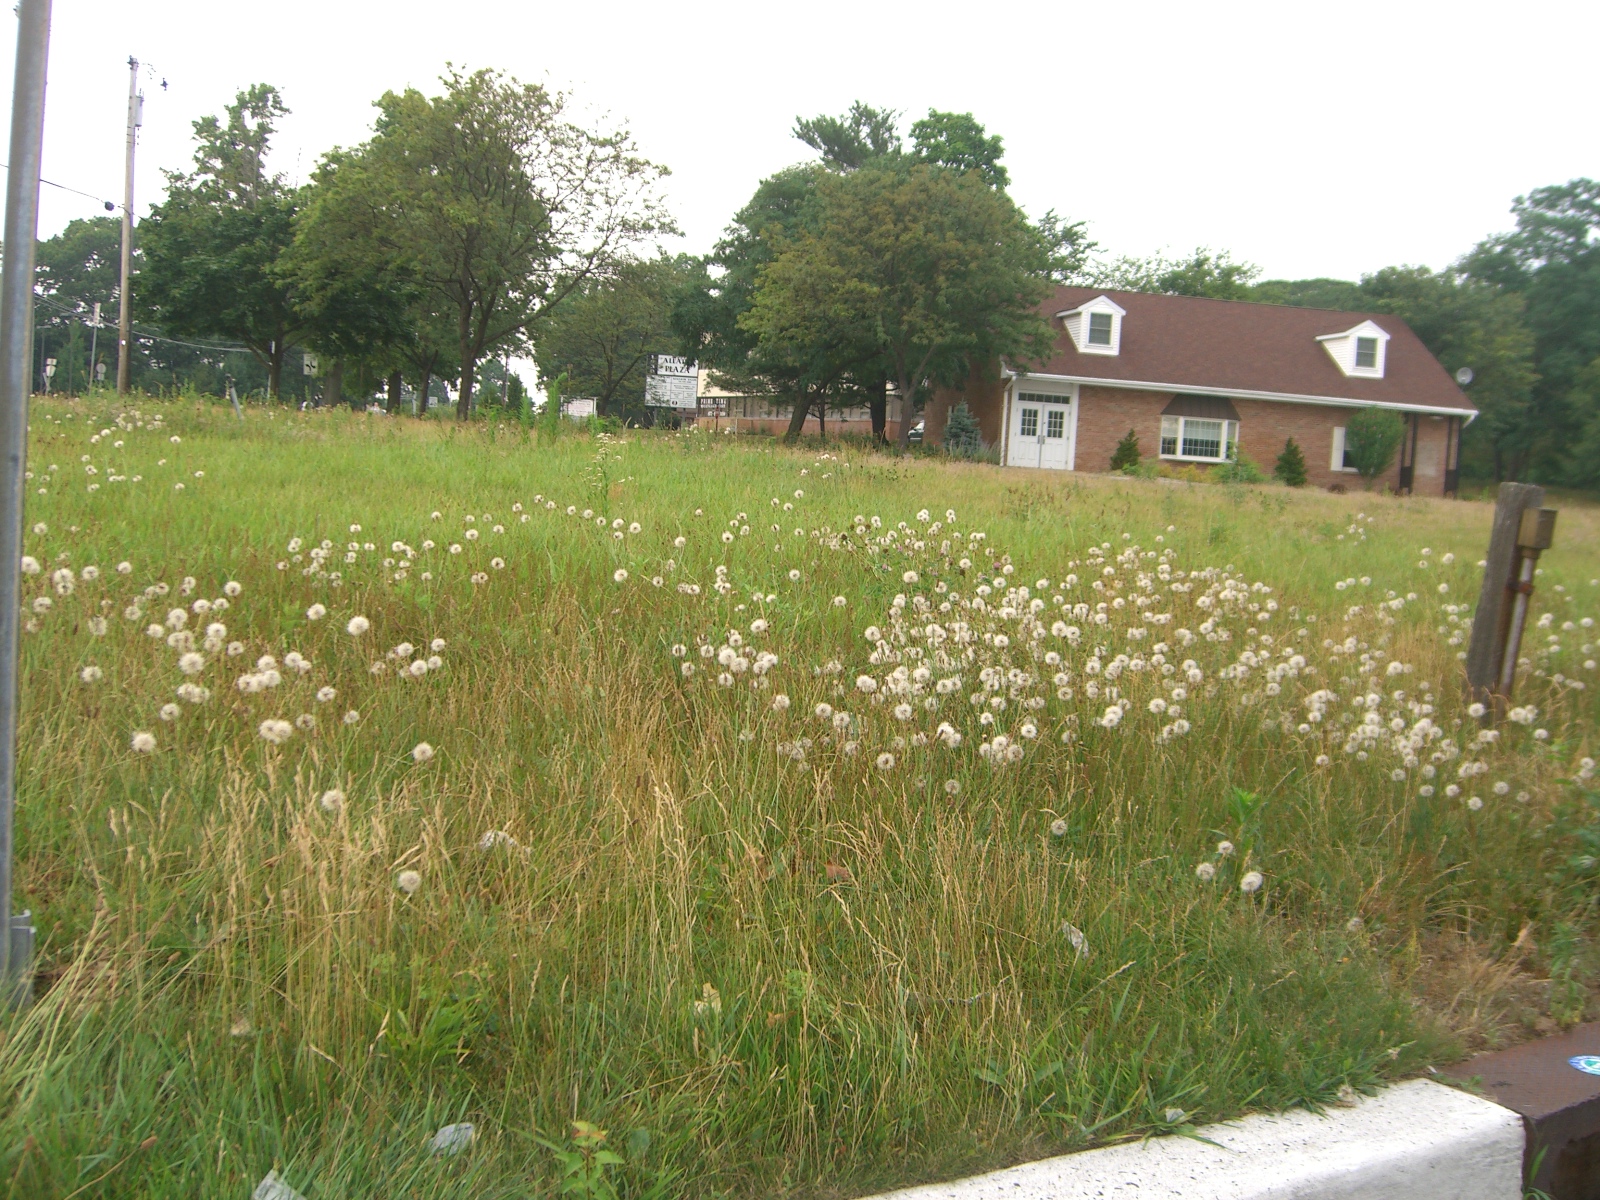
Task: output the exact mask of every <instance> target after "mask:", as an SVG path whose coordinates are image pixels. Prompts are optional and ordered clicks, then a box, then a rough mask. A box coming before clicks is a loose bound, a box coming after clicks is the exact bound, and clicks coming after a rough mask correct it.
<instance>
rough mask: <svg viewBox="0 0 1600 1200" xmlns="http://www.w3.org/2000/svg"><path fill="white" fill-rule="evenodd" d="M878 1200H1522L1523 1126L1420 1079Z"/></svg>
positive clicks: (1507, 1114) (1501, 1111) (1496, 1108)
mask: <svg viewBox="0 0 1600 1200" xmlns="http://www.w3.org/2000/svg"><path fill="white" fill-rule="evenodd" d="M1195 1132H1196V1133H1197V1134H1199V1135H1200V1137H1203V1138H1206V1139H1208V1140H1209V1141H1211V1142H1215V1143H1217V1145H1208V1144H1207V1143H1206V1142H1202V1141H1199V1140H1197V1139H1196V1138H1192V1137H1161V1138H1152V1139H1150V1140H1148V1141H1145V1142H1135V1143H1127V1144H1124V1145H1120V1146H1107V1147H1104V1148H1103V1149H1099V1150H1086V1151H1084V1152H1082V1153H1080V1154H1067V1155H1063V1156H1061V1157H1059V1158H1049V1159H1044V1160H1042V1161H1040V1162H1034V1163H1024V1164H1023V1165H1021V1166H1016V1167H1009V1168H1007V1169H1006V1170H1003V1171H995V1172H992V1173H990V1174H988V1175H976V1176H973V1177H972V1178H970V1179H957V1180H952V1181H951V1182H948V1183H936V1184H929V1185H926V1186H923V1187H915V1188H909V1189H906V1190H904V1191H898V1192H891V1193H886V1194H885V1195H883V1196H881V1197H878V1198H877V1200H1001V1198H1002V1197H1003V1198H1004V1200H1110V1198H1113V1197H1115V1198H1132V1197H1138V1198H1139V1200H1178V1198H1179V1197H1182V1198H1183V1200H1367V1198H1376V1197H1382V1198H1384V1200H1408V1198H1413V1197H1414V1198H1415V1200H1520V1198H1521V1196H1522V1152H1523V1141H1524V1133H1523V1125H1522V1118H1521V1117H1520V1116H1518V1115H1517V1114H1516V1113H1515V1112H1512V1111H1511V1110H1510V1109H1506V1108H1502V1107H1501V1106H1500V1105H1498V1104H1494V1103H1492V1102H1490V1101H1488V1100H1483V1099H1480V1098H1478V1097H1477V1096H1473V1095H1470V1094H1468V1093H1466V1092H1462V1091H1457V1090H1456V1089H1454V1088H1450V1087H1446V1086H1444V1085H1443V1084H1439V1083H1434V1082H1432V1081H1430V1080H1426V1079H1415V1080H1411V1081H1410V1082H1407V1083H1402V1084H1398V1085H1396V1086H1395V1087H1391V1088H1387V1089H1385V1090H1384V1091H1383V1092H1381V1093H1379V1094H1378V1095H1377V1096H1375V1097H1371V1098H1365V1099H1362V1100H1360V1101H1358V1102H1357V1103H1356V1104H1354V1105H1352V1106H1351V1107H1349V1108H1340V1109H1331V1110H1329V1112H1328V1114H1327V1115H1326V1116H1317V1115H1315V1114H1313V1113H1308V1112H1291V1113H1285V1114H1283V1115H1281V1116H1252V1117H1245V1118H1243V1119H1241V1120H1238V1121H1230V1122H1228V1123H1226V1124H1220V1125H1207V1126H1203V1127H1201V1128H1199V1129H1197V1130H1195Z"/></svg>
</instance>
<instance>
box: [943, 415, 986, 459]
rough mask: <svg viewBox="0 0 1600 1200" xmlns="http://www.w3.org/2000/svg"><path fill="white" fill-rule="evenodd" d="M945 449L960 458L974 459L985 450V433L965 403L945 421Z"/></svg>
mask: <svg viewBox="0 0 1600 1200" xmlns="http://www.w3.org/2000/svg"><path fill="white" fill-rule="evenodd" d="M944 448H945V451H946V452H947V453H949V454H953V455H956V456H957V457H960V458H972V457H973V456H974V455H976V454H978V453H980V452H981V451H982V450H983V431H982V430H981V429H980V428H979V427H978V418H976V417H974V416H973V415H972V410H971V409H970V408H968V407H967V405H966V402H965V401H963V402H962V403H960V404H958V405H956V406H955V407H954V408H952V409H951V410H950V415H949V416H948V417H947V418H946V419H945V423H944Z"/></svg>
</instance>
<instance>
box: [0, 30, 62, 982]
mask: <svg viewBox="0 0 1600 1200" xmlns="http://www.w3.org/2000/svg"><path fill="white" fill-rule="evenodd" d="M49 49H50V0H20V3H19V4H18V5H17V70H16V80H15V83H14V85H13V92H12V99H11V160H10V161H11V170H10V172H9V173H8V175H7V176H6V215H5V232H4V245H5V246H6V247H7V253H6V255H5V260H4V263H3V265H0V451H3V453H4V455H5V472H4V483H3V484H0V921H3V922H4V926H3V928H0V1007H11V1006H12V1005H14V1004H18V1003H24V1002H26V1000H27V998H28V995H29V992H30V991H31V986H30V984H29V982H28V965H29V960H30V959H31V958H32V957H33V928H32V926H31V925H30V924H29V920H28V916H29V914H27V913H22V914H21V915H20V916H12V915H11V828H12V818H13V816H14V814H15V812H16V803H17V622H18V618H19V615H20V613H21V610H22V596H21V591H22V588H21V583H22V495H23V492H22V472H23V469H24V468H25V467H26V465H27V456H28V391H29V385H30V383H31V379H30V376H31V375H32V370H31V366H32V361H33V347H32V345H31V342H32V335H33V265H34V251H35V247H36V245H37V243H38V237H39V160H40V157H41V156H42V154H43V150H44V83H45V62H46V59H47V58H48V56H49Z"/></svg>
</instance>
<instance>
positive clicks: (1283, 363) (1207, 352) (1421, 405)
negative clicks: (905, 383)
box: [925, 287, 1477, 496]
mask: <svg viewBox="0 0 1600 1200" xmlns="http://www.w3.org/2000/svg"><path fill="white" fill-rule="evenodd" d="M1046 311H1047V312H1048V313H1049V314H1050V319H1051V324H1052V325H1053V326H1054V327H1055V329H1056V330H1058V331H1059V332H1058V336H1057V338H1056V344H1055V349H1054V352H1053V353H1052V354H1051V356H1050V357H1049V358H1048V359H1047V360H1045V361H1044V362H1042V363H1037V364H1033V365H1030V366H1028V367H1027V368H1023V367H1020V366H1013V365H1010V364H995V365H992V366H991V367H989V368H988V369H986V370H974V372H973V373H972V377H971V378H969V379H968V380H967V381H966V383H965V384H964V385H962V386H960V387H957V388H940V389H938V390H937V391H936V392H935V393H934V396H933V398H932V401H931V402H930V403H929V405H928V408H927V413H926V417H925V419H926V433H925V440H927V441H928V442H930V443H933V444H937V443H938V442H940V441H941V440H942V437H943V433H944V426H945V421H946V419H947V417H948V415H949V412H950V409H951V408H952V407H954V406H955V405H956V404H958V403H960V402H961V401H963V400H964V401H965V402H966V404H967V406H968V408H969V409H970V410H971V411H972V413H973V415H974V416H975V417H977V418H978V423H979V425H980V427H981V428H982V431H983V438H984V441H985V442H987V443H989V444H990V445H991V446H995V445H998V447H999V448H1000V455H1001V461H1002V462H1003V463H1005V464H1006V465H1007V466H1016V467H1043V468H1054V469H1056V470H1067V471H1106V470H1109V469H1110V466H1111V454H1112V451H1113V450H1114V449H1115V448H1116V445H1117V443H1118V441H1120V440H1121V439H1122V437H1123V436H1124V435H1125V434H1126V433H1127V432H1128V430H1129V429H1132V430H1133V431H1134V433H1135V434H1137V435H1138V438H1139V451H1140V453H1141V454H1142V455H1143V456H1144V457H1145V459H1146V460H1150V459H1159V461H1161V462H1166V463H1171V464H1172V465H1173V466H1181V465H1183V464H1187V463H1193V464H1197V465H1201V466H1204V465H1206V464H1214V463H1219V462H1224V461H1226V460H1227V459H1228V458H1229V457H1230V456H1231V455H1232V454H1234V453H1235V452H1238V453H1242V454H1244V455H1245V456H1246V457H1248V458H1250V459H1252V460H1254V461H1255V462H1256V463H1257V464H1258V465H1260V466H1261V467H1262V469H1263V470H1266V471H1271V469H1272V464H1273V463H1274V462H1275V461H1276V460H1277V457H1278V455H1279V454H1280V453H1281V452H1282V450H1283V446H1284V442H1285V440H1286V439H1288V438H1291V437H1292V438H1294V440H1295V441H1296V442H1297V443H1299V445H1300V449H1301V451H1302V452H1303V453H1304V455H1305V460H1306V468H1307V474H1308V475H1309V477H1310V482H1311V484H1312V485H1314V486H1319V487H1327V486H1329V485H1331V484H1336V483H1343V482H1348V481H1350V480H1352V479H1356V478H1357V477H1356V475H1355V471H1354V468H1352V467H1350V466H1349V465H1348V464H1347V462H1346V457H1345V449H1344V429H1345V424H1346V422H1347V421H1348V419H1349V417H1350V415H1351V414H1352V413H1353V412H1355V411H1356V410H1357V409H1360V408H1365V407H1368V406H1373V405H1376V406H1378V407H1380V408H1387V409H1391V410H1393V411H1395V412H1398V413H1399V414H1400V415H1401V416H1402V417H1403V418H1404V420H1405V426H1406V428H1405V439H1404V441H1403V442H1402V444H1401V448H1400V452H1399V454H1398V455H1397V456H1396V459H1395V462H1394V463H1393V464H1392V465H1391V466H1390V468H1389V470H1388V471H1387V472H1386V473H1385V474H1384V475H1383V476H1382V477H1381V479H1380V481H1379V482H1380V483H1383V484H1387V485H1388V486H1389V487H1390V488H1392V489H1393V490H1395V491H1397V492H1413V491H1414V492H1415V493H1416V494H1418V495H1429V496H1440V495H1446V496H1448V495H1453V494H1454V493H1455V491H1456V485H1457V458H1458V454H1459V450H1460V444H1461V429H1462V427H1463V426H1464V425H1465V424H1466V423H1468V422H1470V421H1471V420H1472V419H1473V418H1474V417H1475V416H1476V415H1477V409H1476V408H1475V407H1473V404H1472V402H1471V401H1470V400H1468V399H1467V397H1466V396H1465V395H1464V394H1463V393H1462V391H1461V389H1460V388H1458V387H1457V386H1456V384H1455V381H1454V380H1453V379H1452V378H1451V377H1450V375H1449V374H1448V373H1447V372H1446V371H1445V370H1444V368H1443V367H1441V366H1440V365H1439V362H1438V360H1437V359H1435V358H1434V357H1433V355H1432V354H1430V353H1429V352H1428V350H1427V348H1426V347H1424V346H1423V344H1422V342H1421V341H1420V340H1418V338H1417V335H1416V334H1414V333H1412V332H1411V329H1410V328H1409V327H1408V326H1407V325H1406V323H1405V322H1404V321H1402V320H1400V319H1399V318H1398V317H1391V316H1386V315H1382V314H1373V313H1345V312H1330V311H1327V310H1323V309H1313V308H1289V307H1283V306H1279V305H1272V304H1249V303H1243V302H1240V301H1235V300H1209V299H1204V298H1200V297H1194V296H1152V295H1145V294H1143V293H1136V292H1116V291H1105V290H1102V289H1098V288H1084V287H1058V288H1057V289H1056V292H1055V295H1054V296H1053V297H1052V298H1051V300H1050V301H1049V302H1048V303H1047V306H1046Z"/></svg>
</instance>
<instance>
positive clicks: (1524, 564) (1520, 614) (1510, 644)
mask: <svg viewBox="0 0 1600 1200" xmlns="http://www.w3.org/2000/svg"><path fill="white" fill-rule="evenodd" d="M1555 533H1556V510H1555V509H1553V508H1529V509H1525V510H1524V511H1523V514H1522V520H1521V521H1520V522H1519V524H1518V526H1517V555H1518V558H1519V562H1518V565H1517V574H1516V580H1515V582H1513V583H1512V585H1511V589H1510V590H1511V597H1512V598H1511V612H1510V620H1509V621H1508V622H1507V625H1506V636H1505V651H1504V656H1503V657H1502V659H1501V661H1500V687H1499V697H1500V701H1501V703H1502V704H1510V703H1511V687H1512V684H1514V683H1515V682H1516V679H1517V656H1518V655H1519V654H1521V653H1522V630H1523V628H1524V627H1525V626H1526V625H1527V623H1528V599H1529V597H1530V596H1532V595H1533V573H1534V570H1535V569H1536V568H1537V567H1538V565H1539V552H1540V551H1541V550H1548V549H1550V547H1551V545H1552V544H1554V542H1555Z"/></svg>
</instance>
